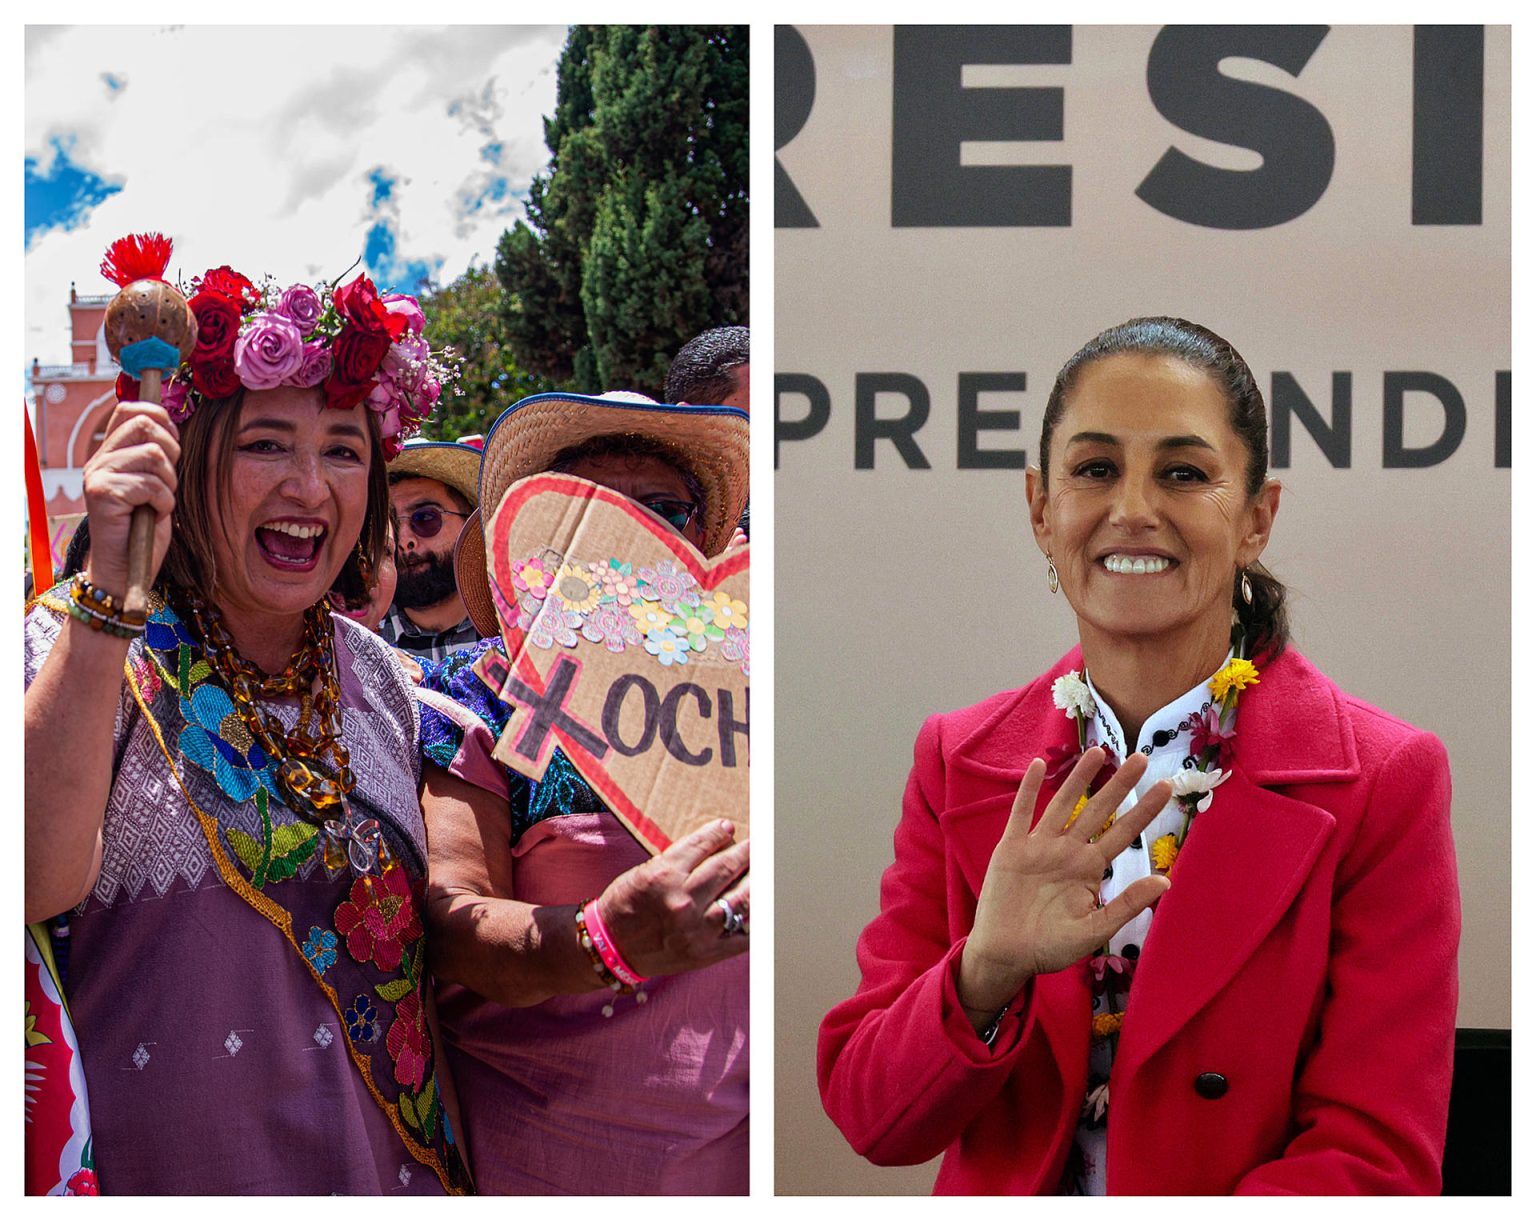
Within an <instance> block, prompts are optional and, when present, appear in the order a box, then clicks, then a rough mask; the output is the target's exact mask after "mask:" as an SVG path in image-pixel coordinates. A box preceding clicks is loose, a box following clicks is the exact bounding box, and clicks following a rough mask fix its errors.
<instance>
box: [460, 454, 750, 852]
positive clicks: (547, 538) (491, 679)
mask: <svg viewBox="0 0 1536 1220" xmlns="http://www.w3.org/2000/svg"><path fill="white" fill-rule="evenodd" d="M486 539H487V564H488V569H489V571H488V575H489V577H490V591H491V597H492V600H493V601H494V602H495V604H496V614H497V617H498V619H499V620H500V622H501V626H502V632H503V642H504V645H505V648H506V651H505V653H502V652H500V651H497V650H495V649H492V650H490V651H487V652H486V653H485V654H484V655H483V656H482V657H481V658H480V659H479V660H478V661H477V662H476V663H475V673H476V674H477V675H479V677H480V679H481V681H483V682H485V683H486V685H487V686H489V687H490V688H491V689H492V690H494V691H496V692H497V693H498V694H499V695H500V696H501V698H502V700H503V701H504V702H505V703H507V704H508V705H509V706H510V707H511V708H512V709H513V712H512V716H511V719H510V720H509V721H508V722H507V727H506V730H505V732H503V734H502V736H501V738H500V739H499V741H498V742H497V744H496V748H495V750H494V751H493V756H494V757H495V758H496V759H497V760H498V761H500V762H502V763H504V764H505V765H506V766H508V767H511V768H512V769H514V770H516V771H518V772H520V773H521V774H524V775H527V776H528V777H529V778H531V779H533V780H535V781H539V780H542V779H543V777H544V773H545V769H546V768H547V767H548V765H549V761H550V758H551V757H552V756H553V754H554V751H555V749H556V748H558V749H560V750H561V751H562V752H563V753H564V754H565V756H566V757H567V758H569V759H570V761H571V763H572V764H573V765H574V766H575V767H576V769H577V770H578V771H579V772H580V773H581V775H582V778H583V779H585V780H586V781H587V783H588V784H589V785H591V787H592V789H593V790H594V791H595V792H596V793H598V795H599V796H601V797H602V799H603V800H604V802H605V803H606V804H607V805H608V807H609V808H610V809H612V810H613V812H614V814H615V815H617V816H618V818H619V819H620V820H621V821H622V822H623V823H624V824H625V826H626V827H628V829H629V830H630V832H631V833H632V834H634V835H635V837H636V838H637V839H639V840H640V842H641V843H642V844H644V845H645V846H646V848H647V849H649V850H650V851H652V852H659V851H662V850H664V849H665V848H666V847H667V846H668V844H670V843H672V842H674V841H675V840H677V839H680V838H682V837H683V836H685V835H687V834H688V833H690V832H691V831H693V830H695V829H697V828H698V827H700V826H702V825H704V824H705V823H706V822H709V821H711V820H713V819H716V818H722V817H724V818H728V819H730V820H731V821H732V822H733V823H734V824H735V827H736V833H737V837H738V839H741V838H746V837H748V835H749V833H750V826H749V816H748V814H749V810H748V743H749V736H750V729H749V711H750V698H751V692H750V688H749V675H750V670H751V652H750V635H749V632H750V607H749V605H748V597H749V588H750V576H751V573H750V566H749V565H750V557H749V551H750V548H748V547H746V546H742V547H739V548H733V549H731V550H727V551H726V552H725V553H723V554H721V555H719V556H716V557H715V558H713V559H706V558H705V557H704V556H703V555H702V554H701V553H700V552H699V551H698V550H697V549H695V548H694V547H693V546H692V545H691V544H690V543H688V542H687V541H686V540H685V539H684V538H682V537H681V536H680V535H678V534H677V533H676V532H675V531H672V530H670V529H669V528H668V527H667V526H666V525H665V524H664V523H663V522H662V521H661V520H660V519H659V518H657V517H655V516H654V515H653V514H651V513H648V512H647V511H646V510H645V509H643V508H641V507H640V506H639V505H637V504H635V503H634V502H632V501H630V500H628V499H626V498H625V497H624V496H622V495H619V494H618V493H617V492H614V491H611V490H609V489H607V488H604V487H599V486H598V485H596V484H594V483H589V482H587V481H586V480H585V479H579V478H576V477H575V476H572V475H563V474H540V475H535V476H533V477H531V478H527V479H523V480H521V481H520V482H517V483H514V484H513V485H512V486H511V487H510V488H509V489H508V490H507V493H506V495H505V496H504V497H503V498H502V501H501V504H500V505H499V506H498V507H497V509H496V512H495V514H494V516H493V517H492V519H491V524H490V528H489V530H488V532H487V536H486Z"/></svg>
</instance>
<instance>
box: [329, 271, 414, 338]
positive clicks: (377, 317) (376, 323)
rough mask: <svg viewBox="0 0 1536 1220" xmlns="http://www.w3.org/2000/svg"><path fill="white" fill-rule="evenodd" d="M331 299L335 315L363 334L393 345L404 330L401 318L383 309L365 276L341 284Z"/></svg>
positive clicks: (404, 323)
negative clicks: (334, 306) (387, 341)
mask: <svg viewBox="0 0 1536 1220" xmlns="http://www.w3.org/2000/svg"><path fill="white" fill-rule="evenodd" d="M334 300H335V304H336V312H337V313H339V314H341V316H342V317H343V318H345V319H346V320H347V321H348V322H350V323H352V325H354V326H356V327H357V328H358V329H359V330H362V331H363V332H365V333H367V334H370V335H385V336H388V338H389V339H390V341H391V342H393V341H394V340H396V339H398V338H399V337H400V335H401V333H402V332H403V331H404V330H405V326H406V317H405V315H404V314H393V313H390V312H389V310H388V309H387V308H385V305H384V302H383V301H381V300H379V292H378V289H376V288H375V287H374V286H373V281H372V280H370V279H369V278H368V277H367V276H366V275H360V276H358V277H357V278H356V279H355V280H353V281H352V282H351V283H350V284H343V285H342V286H341V287H340V288H338V289H337V290H336V296H335V298H334Z"/></svg>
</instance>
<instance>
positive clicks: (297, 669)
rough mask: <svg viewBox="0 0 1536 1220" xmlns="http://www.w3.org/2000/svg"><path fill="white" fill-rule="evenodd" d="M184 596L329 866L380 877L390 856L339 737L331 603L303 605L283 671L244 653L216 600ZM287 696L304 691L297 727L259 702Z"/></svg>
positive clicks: (214, 664) (281, 789)
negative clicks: (267, 669) (358, 807)
mask: <svg viewBox="0 0 1536 1220" xmlns="http://www.w3.org/2000/svg"><path fill="white" fill-rule="evenodd" d="M181 596H182V598H183V600H184V601H185V604H186V608H187V612H188V614H189V616H190V618H191V620H192V626H193V629H194V634H195V635H196V637H197V640H198V643H199V646H200V647H201V649H202V653H203V659H204V660H206V661H207V662H208V667H209V669H210V670H211V671H212V672H213V674H214V675H215V676H216V677H217V678H218V680H219V682H220V683H221V684H222V685H223V687H224V688H225V690H226V691H228V692H229V697H230V699H231V701H233V703H234V705H235V709H236V710H237V711H238V712H239V714H240V719H241V721H242V722H243V723H244V725H245V727H246V730H247V731H248V732H249V733H250V734H251V736H252V737H253V738H254V739H255V740H256V742H257V744H258V745H260V746H261V748H262V750H263V751H264V752H265V753H266V755H267V757H268V758H269V759H270V760H271V762H272V764H273V771H274V773H275V776H276V780H277V787H278V794H279V795H280V796H281V797H282V800H283V803H284V804H286V805H287V806H288V807H289V808H290V809H292V810H293V811H294V813H296V814H298V815H299V817H301V818H303V819H304V820H305V821H306V822H309V823H311V824H312V825H315V826H318V827H319V828H320V832H321V843H322V853H321V858H322V860H323V862H324V864H325V868H326V871H327V873H329V874H333V875H334V874H335V873H338V872H340V871H341V870H342V869H343V868H346V867H347V866H348V865H350V866H351V868H352V871H353V873H354V874H356V875H358V876H365V877H366V876H382V875H383V873H384V872H385V871H386V870H387V869H388V867H389V865H390V863H391V862H392V857H391V854H390V851H389V848H388V846H387V844H386V843H385V841H384V836H383V834H382V832H381V831H380V829H379V823H378V819H376V818H359V817H358V816H357V815H356V814H355V813H354V812H353V810H352V806H351V803H350V802H349V801H348V800H347V795H348V793H350V792H351V791H352V789H353V788H354V787H355V786H356V783H357V781H356V779H355V777H354V776H353V774H352V758H351V753H350V752H349V751H348V749H347V747H346V743H345V742H344V741H343V740H342V736H341V684H340V682H339V680H338V679H337V676H336V655H335V649H334V640H335V635H334V626H333V623H332V620H331V613H330V607H329V605H328V604H327V603H325V602H317V603H316V604H315V605H313V606H311V607H309V609H307V610H306V611H305V612H304V635H303V638H302V639H301V640H300V642H299V646H298V648H297V649H296V650H295V651H294V654H293V656H292V657H291V658H290V659H289V661H288V664H287V666H286V667H284V669H283V671H282V672H281V673H278V674H272V675H267V674H263V673H262V672H261V671H260V670H259V669H257V668H256V666H254V665H252V664H251V663H250V662H249V661H247V660H246V659H245V658H244V657H242V656H241V655H240V653H239V651H238V650H237V649H236V647H235V641H234V638H233V637H232V636H231V635H230V634H229V629H228V628H227V627H226V626H225V625H224V618H223V615H221V614H220V613H219V610H218V607H217V606H214V605H212V604H210V603H208V602H206V601H204V600H203V598H202V596H201V595H200V594H199V593H197V592H196V591H194V590H184V591H182V595H181ZM283 695H297V696H298V697H299V719H298V723H297V724H296V725H294V727H293V729H292V730H287V729H284V727H283V725H282V722H281V721H279V720H278V719H277V717H276V716H274V715H273V714H272V713H271V712H269V711H267V710H266V709H265V708H264V707H262V706H261V705H260V704H259V703H258V702H257V699H258V698H265V699H274V698H279V697H281V696H283Z"/></svg>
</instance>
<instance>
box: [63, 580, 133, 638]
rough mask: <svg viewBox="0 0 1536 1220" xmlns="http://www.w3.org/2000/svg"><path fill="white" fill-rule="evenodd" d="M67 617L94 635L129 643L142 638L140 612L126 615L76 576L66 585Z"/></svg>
mask: <svg viewBox="0 0 1536 1220" xmlns="http://www.w3.org/2000/svg"><path fill="white" fill-rule="evenodd" d="M69 613H70V615H71V617H73V618H76V619H78V620H79V621H80V622H82V623H84V624H85V625H86V626H87V627H90V628H91V629H92V630H94V631H105V632H106V633H107V634H108V635H115V636H117V637H118V638H119V639H124V640H131V639H133V638H134V637H135V636H140V635H143V634H144V612H143V611H142V610H140V611H138V612H136V613H134V614H130V613H128V611H126V610H124V609H123V608H122V607H121V606H120V605H119V603H118V600H117V598H115V597H113V596H112V594H110V593H108V592H107V591H106V590H105V589H99V588H97V587H96V586H95V585H93V584H91V582H90V581H88V580H86V578H85V575H84V573H82V572H76V573H75V576H74V579H73V580H71V581H70V582H69Z"/></svg>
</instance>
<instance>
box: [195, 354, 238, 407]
mask: <svg viewBox="0 0 1536 1220" xmlns="http://www.w3.org/2000/svg"><path fill="white" fill-rule="evenodd" d="M192 386H193V388H194V389H196V390H197V392H198V393H199V394H201V395H202V396H203V397H204V398H228V397H229V396H230V395H231V394H233V393H234V392H235V391H236V390H238V389H239V388H240V374H238V373H236V372H235V362H234V361H233V360H231V359H227V358H226V359H224V360H208V361H203V362H199V363H194V364H193V365H192Z"/></svg>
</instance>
